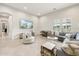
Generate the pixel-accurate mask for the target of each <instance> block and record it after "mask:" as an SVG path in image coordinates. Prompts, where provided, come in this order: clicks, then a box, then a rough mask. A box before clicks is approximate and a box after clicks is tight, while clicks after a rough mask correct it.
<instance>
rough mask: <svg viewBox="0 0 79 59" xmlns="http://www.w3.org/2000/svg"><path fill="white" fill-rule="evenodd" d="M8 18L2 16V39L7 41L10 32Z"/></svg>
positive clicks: (0, 37)
mask: <svg viewBox="0 0 79 59" xmlns="http://www.w3.org/2000/svg"><path fill="white" fill-rule="evenodd" d="M8 19H9V18H8V16H4V15H0V39H2V40H3V39H7V37H8V32H9V25H8Z"/></svg>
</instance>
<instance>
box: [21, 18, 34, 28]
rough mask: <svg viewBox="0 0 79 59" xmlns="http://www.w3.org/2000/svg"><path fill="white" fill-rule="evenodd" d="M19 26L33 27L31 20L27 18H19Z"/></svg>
mask: <svg viewBox="0 0 79 59" xmlns="http://www.w3.org/2000/svg"><path fill="white" fill-rule="evenodd" d="M20 28H21V29H32V28H33V22H32V21H30V20H27V19H21V20H20Z"/></svg>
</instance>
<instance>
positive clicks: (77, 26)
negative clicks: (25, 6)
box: [40, 5, 79, 32]
mask: <svg viewBox="0 0 79 59" xmlns="http://www.w3.org/2000/svg"><path fill="white" fill-rule="evenodd" d="M64 18H70V19H71V23H72V32H77V31H79V5H75V6H72V7H68V8H65V9H62V10H59V11H57V12H54V13H50V14H48V15H45V16H42V17H41V18H40V31H41V30H53V24H54V23H53V22H54V21H55V20H57V19H59V20H60V21H62V19H64Z"/></svg>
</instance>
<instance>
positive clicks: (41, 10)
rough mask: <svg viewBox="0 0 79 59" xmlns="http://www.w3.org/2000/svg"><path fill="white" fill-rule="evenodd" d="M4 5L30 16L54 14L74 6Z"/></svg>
mask: <svg viewBox="0 0 79 59" xmlns="http://www.w3.org/2000/svg"><path fill="white" fill-rule="evenodd" d="M5 5H7V6H10V7H12V8H15V9H18V10H20V11H23V12H26V13H29V14H32V15H36V16H42V15H45V14H48V13H50V12H54V11H57V10H60V9H62V8H66V7H69V6H71V5H74V4H73V3H5Z"/></svg>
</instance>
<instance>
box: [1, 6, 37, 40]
mask: <svg viewBox="0 0 79 59" xmlns="http://www.w3.org/2000/svg"><path fill="white" fill-rule="evenodd" d="M0 12H7V13H10V14H11V15H12V19H10V20H11V21H10V22H12V25H11V24H10V25H11V26H10V27H11V29H10V30H11V34H12V39H14V38H15V36H16V35H17V34H18V33H20V32H24V33H26V32H29V31H30V30H32V29H20V28H19V20H20V19H22V18H26V19H29V20H31V21H33V31H34V32H35V33H37V32H38V28H37V27H38V26H37V24H38V18H37V17H36V16H33V15H29V14H26V13H24V12H21V11H18V10H16V9H12V8H10V7H8V6H3V5H0Z"/></svg>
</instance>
